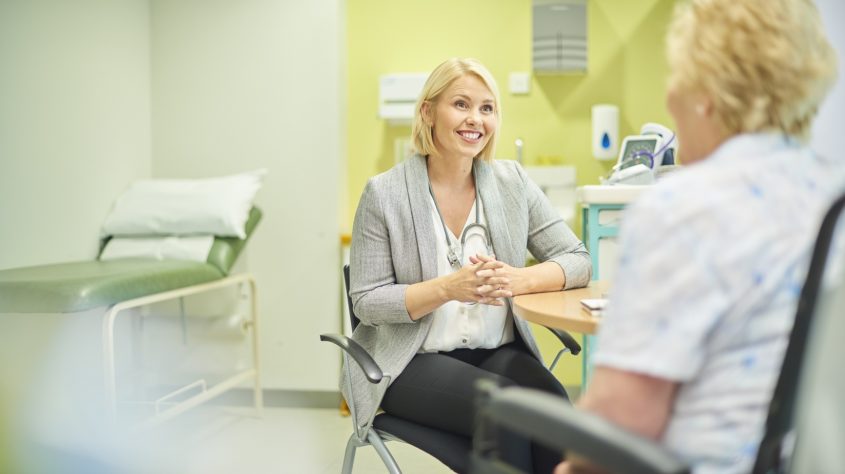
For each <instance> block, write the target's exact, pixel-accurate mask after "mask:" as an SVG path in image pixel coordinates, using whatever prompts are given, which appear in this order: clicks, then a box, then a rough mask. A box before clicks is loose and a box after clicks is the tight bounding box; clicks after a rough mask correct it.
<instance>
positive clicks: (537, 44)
mask: <svg viewBox="0 0 845 474" xmlns="http://www.w3.org/2000/svg"><path fill="white" fill-rule="evenodd" d="M532 7H533V8H532V27H533V28H532V30H533V31H532V45H533V50H534V54H533V65H534V72H536V73H540V74H561V73H583V72H587V1H586V0H533V2H532Z"/></svg>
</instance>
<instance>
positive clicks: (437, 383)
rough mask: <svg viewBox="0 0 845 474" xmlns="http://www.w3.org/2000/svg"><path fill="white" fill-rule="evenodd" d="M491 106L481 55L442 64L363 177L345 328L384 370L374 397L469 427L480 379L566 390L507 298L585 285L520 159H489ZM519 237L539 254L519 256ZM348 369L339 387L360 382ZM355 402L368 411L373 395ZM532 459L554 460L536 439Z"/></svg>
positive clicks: (491, 84)
mask: <svg viewBox="0 0 845 474" xmlns="http://www.w3.org/2000/svg"><path fill="white" fill-rule="evenodd" d="M500 107H501V105H500V101H499V93H498V88H497V87H496V83H495V81H494V79H493V77H492V75H491V74H490V72H489V71H488V70H487V69H486V68H485V67H484V66H482V65H481V64H480V63H479V62H478V61H476V60H472V59H457V58H456V59H450V60H448V61H446V62H444V63H442V64H441V65H439V66H438V67H437V68H436V69H435V70H434V71H433V72H432V73H431V75H430V76H429V78H428V80H427V82H426V84H425V86H424V88H423V92H422V95H421V97H420V99H419V101H418V103H417V106H416V114H415V119H414V125H413V143H414V148H415V149H416V154H415V155H413V156H411V157H409V158H408V159H407V160H405V161H404V162H403V163H401V164H398V165H396V166H395V167H393V168H392V169H390V170H389V171H387V172H385V173H382V174H380V175H378V176H375V177H373V178H372V179H370V180H369V182H368V183H367V186H366V189H365V190H364V192H363V195H362V196H361V200H360V203H359V205H358V210H357V212H356V215H355V222H354V226H353V231H352V246H351V254H350V270H351V284H350V295H351V298H352V302H353V308H354V311H355V313H356V315H357V316H358V317H359V318H360V319H361V322H362V324H361V325H359V326H358V328H357V329H356V330H355V332H354V334H353V339H355V340H356V341H357V342H358V343H360V344H361V345H362V346H363V347H364V348H365V349H367V350H368V351H369V352H370V353H371V354H373V356H374V358H375V360H376V362H377V363H378V364H379V365H380V366H381V367H382V368H383V369H384V370H385V371H386V372H388V373H390V374H391V375H392V376H393V377H394V379H393V380H392V382H391V385H390V386H389V388H388V389H387V392H386V394H385V397H384V400H383V402H382V405H381V407H382V408H383V409H384V410H385V411H386V412H387V413H389V414H392V415H394V416H397V417H400V418H404V419H408V420H411V421H414V422H416V423H420V424H423V425H426V426H429V427H432V428H436V429H440V430H443V431H446V432H449V433H453V434H457V435H459V436H464V437H466V438H467V439H468V438H469V437H470V436H471V435H472V427H473V425H472V422H473V397H474V383H475V381H476V380H478V379H481V378H492V379H496V380H498V381H500V382H501V383H502V384H504V385H521V386H529V387H534V388H538V389H541V390H545V391H548V392H552V393H556V394H558V395H560V396H561V397H566V392H565V391H564V389H563V387H562V386H561V385H560V383H559V382H558V381H557V380H556V379H555V378H554V376H552V375H551V374H550V373H549V372H548V370H546V369H545V368H544V366H543V363H542V359H541V356H540V353H539V351H538V350H537V344H536V342H535V341H534V337H533V336H532V334H531V329H530V328H529V326H528V324H527V323H526V322H525V321H523V320H521V319H519V318H517V317H515V316H514V315H513V313H512V311H511V307H510V302H509V300H508V299H509V298H510V297H512V296H514V295H519V294H523V293H531V292H540V291H550V290H560V289H562V288H577V287H581V286H584V285H586V284H587V282H588V281H589V280H590V274H591V266H590V258H589V255H588V253H587V251H586V250H585V248H584V245H583V244H582V243H581V242H580V241H579V240H578V239H577V238H576V237H575V235H574V234H573V233H572V231H571V230H570V229H569V228H568V227H567V226H566V224H565V223H564V222H563V220H562V219H561V218H560V216H559V214H558V213H557V212H556V211H555V210H554V209H553V208H552V206H551V205H550V203H549V202H548V200H547V199H546V197H545V196H544V194H543V193H542V192H541V191H540V189H539V188H538V187H537V186H536V185H535V184H534V183H533V182H531V181H530V180H529V179H528V177H527V176H526V174H525V172H524V171H523V170H522V168H521V167H520V166H519V165H518V164H517V163H516V162H514V161H497V160H494V159H493V156H494V150H495V143H496V135H497V133H498V131H499V123H500V119H501V111H500ZM526 249H527V250H529V251H530V252H531V253H532V254H533V255H534V256H535V257H536V258H537V260H538V261H540V262H541V263H539V264H537V265H534V266H531V267H528V268H524V263H525V253H526ZM353 373H354V377H353V380H352V384H351V386H346V385H344V386H343V387H342V388H343V390H344V393H347V394H348V393H349V391H353V392H355V391H361V392H364V391H365V390H367V386H368V385H369V384H368V383H367V382H366V381H365V380H364V378H363V376H362V374H361V373H360V371H358V370H353ZM349 399H350V398H349V397H348V396H347V400H349ZM356 399H357V400H361V399H362V397H356ZM355 408H356V411H357V416H358V419H359V420H358V421H359V423H364V422H366V420H368V419H369V417H370V416H372V414H373V413H374V412H375V410H377V409H378V408H379V407H377V406H375V405H374V402H373V403H370V404H366V403H365V404H364V405H363V406H360V405H359V406H357V407H355ZM534 457H535V459H534V462H535V464H536V466H537V467H538V468H539V467H541V466H542V468H543V469H544V470H545V471H546V472H549V471H550V470H551V469H552V468H553V467H554V465H555V464H556V463H557V461H558V460H559V459H560V455H559V454H557V455H555V454H554V453H549V452H545V451H543V450H540V449H539V448H538V449H537V450H536V452H535V456H534ZM526 463H527V467H528V469H529V470H530V469H532V468H531V460H530V459H529V460H526Z"/></svg>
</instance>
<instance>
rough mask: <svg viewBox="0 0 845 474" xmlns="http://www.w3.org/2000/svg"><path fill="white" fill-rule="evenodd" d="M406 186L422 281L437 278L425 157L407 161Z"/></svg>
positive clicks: (435, 251)
mask: <svg viewBox="0 0 845 474" xmlns="http://www.w3.org/2000/svg"><path fill="white" fill-rule="evenodd" d="M405 186H407V188H408V200H409V201H410V207H411V219H412V220H413V224H414V231H415V234H416V237H417V247H418V250H419V257H420V270H421V273H422V274H421V277H422V279H421V280H420V281H426V280H431V279H432V278H436V277H437V247H436V245H435V242H434V238H435V233H434V226H433V224H432V223H431V207H430V204H429V202H428V200H429V194H428V171H427V169H426V162H425V157H424V156H421V155H418V154H415V155H413V156H411V157H410V158H408V159H407V160H405Z"/></svg>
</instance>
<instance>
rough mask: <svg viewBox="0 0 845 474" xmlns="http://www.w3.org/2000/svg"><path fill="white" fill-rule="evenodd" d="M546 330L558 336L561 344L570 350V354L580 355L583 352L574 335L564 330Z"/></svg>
mask: <svg viewBox="0 0 845 474" xmlns="http://www.w3.org/2000/svg"><path fill="white" fill-rule="evenodd" d="M546 329H548V330H549V331H551V332H552V334H554V335H555V336H557V338H558V339H560V342H561V344H563V346H564V347H566V348H567V349H569V352H571V353H572V355H578V354H579V353H580V352H581V344H578V342H577V341H576V340H575V338H574V337H572V335H571V334H569V333H568V332H566V331H564V330H563V329H554V328H550V327H548V326H546Z"/></svg>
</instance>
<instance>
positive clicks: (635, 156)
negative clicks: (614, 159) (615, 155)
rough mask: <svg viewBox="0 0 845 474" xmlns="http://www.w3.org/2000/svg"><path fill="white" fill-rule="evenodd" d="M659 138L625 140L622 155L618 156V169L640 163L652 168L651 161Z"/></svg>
mask: <svg viewBox="0 0 845 474" xmlns="http://www.w3.org/2000/svg"><path fill="white" fill-rule="evenodd" d="M658 140H659V137H654V138H644V137H643V138H633V137H632V138H627V139H625V143H624V147H623V148H622V153H621V154H620V155H619V169H625V168H628V167H630V166H634V165H636V164H639V163H642V164H644V165H646V166H648V167H649V168H653V167H654V166H653V163H652V159H653V158H654V152H655V151H657V142H658Z"/></svg>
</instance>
